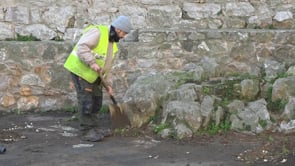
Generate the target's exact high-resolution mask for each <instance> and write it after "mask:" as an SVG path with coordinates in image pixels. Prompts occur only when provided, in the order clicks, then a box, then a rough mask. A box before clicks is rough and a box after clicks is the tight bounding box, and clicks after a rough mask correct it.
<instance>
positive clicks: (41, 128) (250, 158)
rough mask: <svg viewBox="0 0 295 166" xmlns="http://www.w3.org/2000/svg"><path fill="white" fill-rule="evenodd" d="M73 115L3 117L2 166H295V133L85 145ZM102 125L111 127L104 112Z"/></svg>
mask: <svg viewBox="0 0 295 166" xmlns="http://www.w3.org/2000/svg"><path fill="white" fill-rule="evenodd" d="M73 116H74V114H73V113H70V112H58V111H54V112H53V111H49V112H43V113H40V112H38V113H34V112H27V113H23V114H16V113H1V114H0V146H3V147H5V148H6V151H5V152H4V153H2V154H0V165H1V166H2V165H3V166H52V165H58V166H80V165H83V166H88V165H89V166H101V165H103V166H168V165H169V166H221V165H224V166H239V165H241V166H242V165H267V166H269V165H294V164H295V134H294V133H289V134H284V133H272V132H264V133H262V134H259V135H253V134H243V133H238V132H233V131H232V132H227V133H220V134H217V135H214V136H211V135H196V136H194V138H191V139H186V140H176V139H161V138H159V137H158V136H157V135H155V134H154V133H153V132H151V130H150V129H149V128H148V127H146V128H141V129H125V130H116V131H115V132H114V134H113V135H112V136H110V137H107V138H104V139H103V140H102V141H100V142H85V141H81V140H80V139H79V137H78V136H77V134H78V121H76V120H73V118H72V117H73ZM99 118H100V120H101V124H100V126H101V127H102V128H107V127H109V126H110V124H111V122H110V118H109V115H108V114H99Z"/></svg>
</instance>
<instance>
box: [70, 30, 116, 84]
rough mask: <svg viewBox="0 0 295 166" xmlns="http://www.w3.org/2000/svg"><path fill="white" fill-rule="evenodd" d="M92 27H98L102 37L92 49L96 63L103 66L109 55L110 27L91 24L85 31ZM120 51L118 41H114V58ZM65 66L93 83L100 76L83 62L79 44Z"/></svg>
mask: <svg viewBox="0 0 295 166" xmlns="http://www.w3.org/2000/svg"><path fill="white" fill-rule="evenodd" d="M92 28H98V29H99V31H100V39H99V42H98V45H97V46H96V47H95V48H94V49H93V50H92V51H93V55H94V56H95V57H96V63H97V64H98V65H99V66H100V67H101V68H103V67H104V64H105V59H106V57H107V50H108V43H109V28H108V27H107V26H102V25H91V26H89V27H87V28H86V29H85V30H84V33H83V34H85V32H87V31H88V30H90V29H92ZM117 52H118V47H117V44H116V43H113V58H114V56H115V54H116V53H117ZM64 67H65V68H66V69H67V70H69V71H70V72H72V73H74V74H76V75H78V76H79V77H81V78H83V79H84V80H86V81H88V82H89V83H93V82H94V81H95V80H96V79H97V78H98V76H99V74H98V73H97V72H95V71H94V70H92V69H91V68H90V67H89V66H88V65H87V64H85V63H84V62H82V61H81V60H80V58H79V57H78V55H77V45H76V46H75V47H74V49H73V51H72V52H71V54H70V55H69V56H68V58H67V60H66V62H65V64H64Z"/></svg>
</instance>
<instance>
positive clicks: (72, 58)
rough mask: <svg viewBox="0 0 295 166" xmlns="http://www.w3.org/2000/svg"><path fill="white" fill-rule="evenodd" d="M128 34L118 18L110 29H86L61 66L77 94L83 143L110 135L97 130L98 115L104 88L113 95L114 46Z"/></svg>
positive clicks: (126, 24) (128, 26)
mask: <svg viewBox="0 0 295 166" xmlns="http://www.w3.org/2000/svg"><path fill="white" fill-rule="evenodd" d="M131 30H132V26H131V22H130V18H129V17H128V16H119V17H117V18H116V19H115V20H114V21H113V22H112V23H111V25H110V26H105V25H90V26H88V27H87V28H85V30H84V31H83V34H82V37H81V38H80V39H79V41H78V43H77V44H76V45H75V46H74V48H73V50H72V52H71V53H70V55H69V56H68V58H67V60H66V62H65V64H64V67H65V68H66V69H67V70H69V71H70V72H71V75H72V80H73V82H74V85H75V89H76V92H77V99H78V112H79V123H80V136H81V139H82V140H84V141H92V142H96V141H101V140H103V138H104V137H106V136H109V135H111V134H112V132H111V130H110V129H101V128H99V126H98V117H97V113H98V111H99V110H100V108H101V107H102V100H103V86H105V88H106V89H107V92H108V93H109V95H111V96H112V95H113V88H112V84H111V78H110V72H111V69H112V66H113V63H114V58H115V56H116V53H117V52H118V47H117V42H119V40H120V39H122V38H124V37H125V35H126V34H128V33H129V32H130V31H131ZM102 80H104V81H103V82H102Z"/></svg>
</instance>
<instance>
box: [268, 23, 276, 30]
mask: <svg viewBox="0 0 295 166" xmlns="http://www.w3.org/2000/svg"><path fill="white" fill-rule="evenodd" d="M268 29H276V28H275V27H274V26H273V24H270V25H269V26H268Z"/></svg>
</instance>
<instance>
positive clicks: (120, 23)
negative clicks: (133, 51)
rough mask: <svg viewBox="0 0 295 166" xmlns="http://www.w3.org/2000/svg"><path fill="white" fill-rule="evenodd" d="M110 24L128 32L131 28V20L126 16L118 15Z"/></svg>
mask: <svg viewBox="0 0 295 166" xmlns="http://www.w3.org/2000/svg"><path fill="white" fill-rule="evenodd" d="M111 25H112V26H114V27H115V28H118V29H120V30H122V31H124V32H126V33H129V32H130V31H131V30H132V26H131V22H130V19H129V17H128V16H119V17H118V18H117V19H116V20H114V21H113V22H112V24H111Z"/></svg>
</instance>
